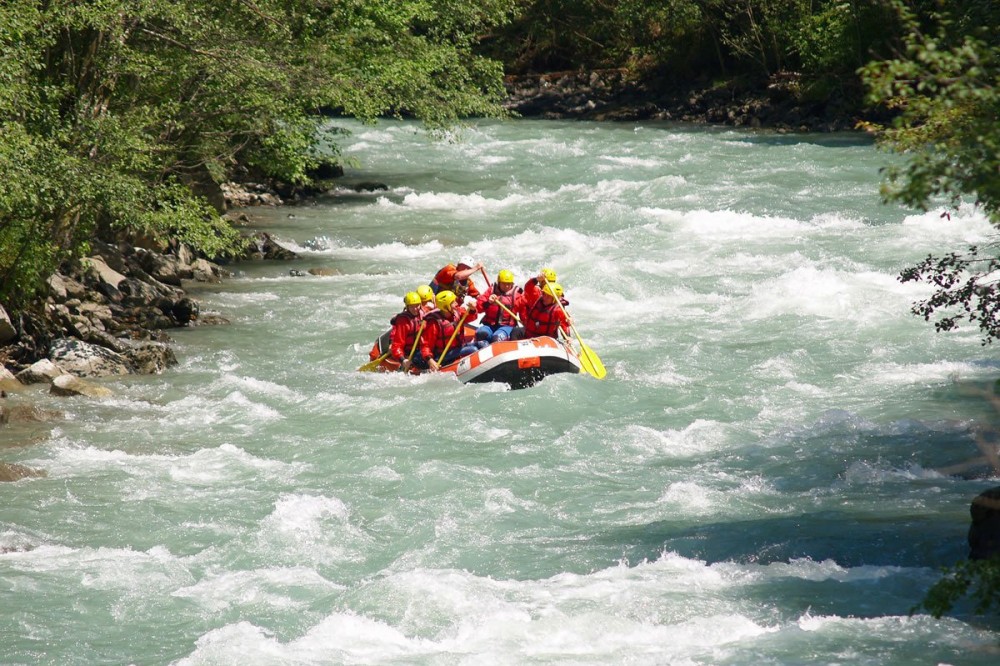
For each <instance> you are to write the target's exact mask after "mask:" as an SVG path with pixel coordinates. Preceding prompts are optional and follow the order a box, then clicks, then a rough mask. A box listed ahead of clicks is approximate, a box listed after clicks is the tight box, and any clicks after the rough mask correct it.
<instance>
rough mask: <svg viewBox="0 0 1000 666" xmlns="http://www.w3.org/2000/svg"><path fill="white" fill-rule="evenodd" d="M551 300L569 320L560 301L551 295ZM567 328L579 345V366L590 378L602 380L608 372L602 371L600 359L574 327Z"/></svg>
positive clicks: (602, 366)
mask: <svg viewBox="0 0 1000 666" xmlns="http://www.w3.org/2000/svg"><path fill="white" fill-rule="evenodd" d="M552 298H553V299H555V301H556V305H558V306H559V309H560V310H562V313H563V316H565V317H566V318H567V319H569V315H568V314H566V308H564V307H563V304H562V301H560V300H559V299H558V298H557V297H556V295H555V294H552ZM569 328H570V330H571V331H573V335H575V336H576V341H577V342H579V343H580V364H581V365H583V369H584V370H586V371H587V373H588V374H589V375H590V376H592V377H596V378H597V379H604V377H605V376H607V374H608V371H607V370H605V369H604V364H603V363H601V359H600V357H599V356H598V355H597V354H596V353H594V350H593V349H591V348H590V347H588V346H587V345H586V344H584V342H583V338H581V337H580V333H579V331H577V330H576V326H574V325H573V324H570V325H569Z"/></svg>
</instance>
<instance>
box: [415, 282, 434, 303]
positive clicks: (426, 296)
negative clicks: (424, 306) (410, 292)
mask: <svg viewBox="0 0 1000 666" xmlns="http://www.w3.org/2000/svg"><path fill="white" fill-rule="evenodd" d="M417 296H419V297H420V300H421V302H423V303H426V302H427V301H433V300H434V290H433V289H431V288H430V287H428V286H427V285H426V284H422V285H420V286H419V287H417Z"/></svg>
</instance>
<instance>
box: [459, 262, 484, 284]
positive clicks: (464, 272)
mask: <svg viewBox="0 0 1000 666" xmlns="http://www.w3.org/2000/svg"><path fill="white" fill-rule="evenodd" d="M481 270H483V265H482V264H476V265H475V266H473V267H472V268H462V269H460V270H456V271H455V280H468V279H469V276H470V275H474V274H475V273H478V272H479V271H481Z"/></svg>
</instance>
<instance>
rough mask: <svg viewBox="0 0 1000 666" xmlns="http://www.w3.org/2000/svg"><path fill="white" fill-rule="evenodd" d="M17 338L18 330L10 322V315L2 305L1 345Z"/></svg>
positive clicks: (0, 317) (0, 307)
mask: <svg viewBox="0 0 1000 666" xmlns="http://www.w3.org/2000/svg"><path fill="white" fill-rule="evenodd" d="M16 337H17V329H16V328H14V324H12V323H11V321H10V315H8V314H7V311H6V310H4V308H3V306H2V305H0V345H4V344H7V343H8V342H10V341H11V340H13V339H14V338H16Z"/></svg>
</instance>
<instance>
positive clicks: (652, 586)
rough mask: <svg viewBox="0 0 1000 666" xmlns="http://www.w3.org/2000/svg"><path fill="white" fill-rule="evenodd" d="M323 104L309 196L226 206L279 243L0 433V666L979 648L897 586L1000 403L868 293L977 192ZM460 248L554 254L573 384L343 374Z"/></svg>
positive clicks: (948, 227) (976, 365)
mask: <svg viewBox="0 0 1000 666" xmlns="http://www.w3.org/2000/svg"><path fill="white" fill-rule="evenodd" d="M339 125H341V126H346V127H348V128H349V129H350V130H351V132H352V133H351V134H350V135H349V136H345V137H338V138H337V140H338V141H340V142H341V145H342V147H343V151H344V156H345V157H346V158H350V160H351V166H349V167H348V169H347V174H346V175H345V177H344V178H343V179H342V180H343V187H342V188H340V189H338V190H336V191H334V192H331V193H330V194H329V195H328V196H324V197H320V198H318V199H317V200H316V201H314V202H310V203H309V204H306V205H302V206H294V207H292V206H286V207H278V208H261V209H251V210H249V211H248V213H249V214H250V215H251V216H252V218H253V219H254V220H255V223H256V224H257V225H259V227H260V228H261V229H265V230H267V231H269V232H271V233H272V234H273V235H274V236H275V237H276V238H277V239H278V240H280V241H281V242H283V243H284V244H286V245H287V246H288V247H290V248H291V249H293V250H295V251H296V252H298V253H300V255H301V259H299V260H296V261H293V262H289V263H274V262H264V263H246V264H241V265H238V266H235V267H233V268H234V269H235V271H236V274H235V275H234V277H233V278H231V279H229V280H226V281H225V282H224V283H222V284H221V285H195V286H193V287H192V292H191V293H192V295H193V296H194V297H195V298H197V299H198V300H199V301H200V302H201V303H202V310H203V311H214V312H217V313H219V314H221V315H222V316H224V317H226V318H228V319H230V320H231V321H232V324H231V325H230V326H219V327H208V326H201V327H193V328H190V329H185V330H178V331H173V332H172V336H173V338H174V339H175V341H176V345H175V350H176V352H177V356H178V358H179V361H180V363H179V365H178V366H177V367H175V368H172V369H170V370H168V371H167V372H165V373H163V374H161V375H158V376H145V377H136V376H132V377H125V378H119V379H114V380H102V383H103V384H104V385H106V386H108V387H109V388H111V389H112V390H113V391H114V392H115V397H114V398H111V399H107V400H103V401H98V400H92V399H86V398H73V399H56V398H50V397H48V396H47V395H46V394H45V393H43V392H42V390H41V389H33V391H34V392H35V393H37V395H36V396H35V398H34V399H35V400H36V402H37V403H38V404H40V405H41V406H43V407H47V408H52V409H57V410H59V411H61V412H62V413H63V415H64V418H63V419H61V420H59V421H58V422H57V423H56V425H55V427H54V428H53V429H52V430H51V432H46V433H45V434H44V435H43V436H42V438H41V441H39V442H37V443H35V444H33V445H31V446H21V447H17V448H8V449H5V450H4V451H3V453H4V460H5V461H6V462H12V463H20V464H23V465H27V466H29V467H34V468H38V469H43V470H45V471H46V472H47V474H48V476H47V477H46V478H42V479H24V480H22V481H19V482H17V483H7V484H0V552H2V551H9V552H4V553H3V554H0V663H4V664H60V665H65V664H88V665H89V664H128V663H134V664H177V665H185V666H186V665H201V664H220V665H221V664H237V663H238V664H275V665H277V664H357V663H363V664H399V663H405V664H609V663H629V664H680V665H714V664H722V665H726V664H733V665H736V664H879V665H886V664H899V665H910V664H915V663H921V664H937V663H947V664H991V665H992V664H995V663H996V661H997V659H998V652H997V649H996V647H995V646H996V645H997V643H998V638H1000V631H998V627H996V626H989V625H987V624H985V623H983V622H982V621H981V620H978V619H977V618H975V617H974V616H972V615H970V614H968V613H967V612H965V611H963V610H961V609H959V610H958V611H957V612H956V613H955V614H954V615H953V616H951V617H945V618H942V619H940V620H936V619H933V618H932V617H930V616H928V615H926V614H921V613H917V614H914V615H911V614H910V609H911V608H912V607H914V606H915V605H916V604H918V603H919V602H920V600H921V598H922V596H923V593H924V592H925V591H926V589H927V588H928V587H929V586H930V585H931V584H932V583H933V582H934V581H935V580H937V578H938V575H939V574H938V570H939V569H940V567H942V566H946V565H949V564H952V563H954V562H956V561H958V560H960V559H962V558H964V557H965V555H966V553H967V546H966V543H965V538H966V533H967V530H968V525H969V503H970V501H971V499H972V498H973V497H974V496H975V495H977V494H978V493H979V492H981V491H982V490H984V489H986V488H990V487H993V486H995V485H996V483H997V481H996V479H995V478H994V479H992V480H991V479H988V478H987V479H983V478H975V477H974V476H971V475H966V476H968V477H969V478H966V477H963V476H948V475H944V474H942V473H940V472H939V471H938V470H939V469H940V468H942V467H947V466H950V465H956V464H959V463H962V462H963V461H966V460H968V459H970V458H973V457H975V456H977V455H979V451H978V450H977V449H976V447H975V445H974V443H973V440H972V437H971V435H970V427H971V426H972V425H973V424H974V423H976V422H979V421H982V420H996V418H997V416H1000V415H997V414H995V413H990V411H989V408H988V407H987V406H986V405H985V403H983V402H982V401H981V400H978V399H976V398H973V397H969V396H966V395H964V393H963V391H961V390H959V385H957V384H956V378H958V379H959V380H960V381H962V382H972V383H975V382H980V383H982V384H983V385H985V384H986V383H987V382H992V380H993V379H995V378H996V376H997V375H998V374H1000V371H998V364H997V362H996V360H995V355H994V354H993V351H992V350H991V348H989V347H983V346H982V345H981V344H980V339H979V335H978V333H977V332H976V331H975V330H973V329H969V328H963V329H960V330H959V331H957V332H952V333H948V334H938V333H935V331H934V328H933V326H931V325H929V324H927V323H925V322H923V321H922V320H920V319H918V318H917V317H914V316H913V315H911V314H910V312H909V308H910V304H911V303H912V302H913V301H915V300H917V299H919V298H921V297H923V296H926V295H927V293H928V291H927V288H926V287H924V286H921V285H913V284H901V283H900V282H898V281H897V279H896V276H897V274H898V272H899V270H900V269H901V268H903V267H904V266H906V265H907V264H910V263H914V262H915V261H917V260H920V259H922V258H923V257H924V256H925V255H927V254H928V253H931V252H936V253H940V252H944V251H950V250H953V249H961V248H963V247H965V245H967V244H972V243H983V242H987V241H988V239H990V238H991V237H992V234H991V231H992V230H991V227H990V226H989V224H988V223H987V222H986V220H985V219H984V217H983V216H982V215H981V214H979V213H977V212H976V211H974V210H972V209H971V208H968V209H962V210H960V211H958V212H957V213H954V214H952V216H951V219H950V220H949V219H943V218H941V217H940V211H931V212H928V213H919V212H914V211H905V210H901V209H898V208H895V207H890V206H885V205H882V204H881V203H880V202H879V196H878V183H879V177H880V176H879V168H880V167H882V166H884V165H885V164H887V163H888V161H889V160H890V159H891V156H888V155H886V154H883V153H880V152H879V151H878V150H876V148H875V147H874V146H873V145H872V144H871V143H870V142H869V141H868V140H866V139H864V138H863V137H859V136H857V135H815V134H802V135H776V134H771V133H767V132H759V131H758V132H754V131H744V130H735V129H713V128H705V127H692V126H683V125H667V124H636V125H633V124H597V123H585V122H555V121H530V120H517V121H510V122H504V123H499V122H482V123H477V124H473V125H471V126H469V127H466V128H462V129H458V130H455V131H453V132H452V133H449V134H447V135H445V136H436V137H432V136H429V135H428V134H427V133H425V132H423V131H421V130H420V128H419V126H417V125H415V124H412V123H409V122H382V123H379V124H377V125H374V126H366V125H361V124H357V123H353V122H344V123H339ZM366 181H378V182H381V183H384V184H385V185H386V186H387V187H388V189H387V190H384V191H382V190H379V191H371V192H369V191H363V192H355V191H354V190H353V189H352V186H353V185H356V184H359V183H363V182H366ZM462 257H471V258H474V259H475V260H477V261H481V262H483V263H484V264H485V266H486V267H487V269H488V271H489V273H490V274H491V277H493V276H495V274H496V273H497V271H499V270H500V269H503V268H506V269H509V270H511V271H513V272H514V274H515V275H516V276H517V279H518V280H519V281H523V280H525V279H526V278H528V277H529V276H531V275H533V274H534V273H536V272H537V271H538V269H539V268H541V267H542V266H547V267H551V268H553V269H555V270H556V271H557V272H558V274H559V281H560V283H561V284H562V285H563V287H564V288H565V291H566V297H567V299H568V300H569V303H570V306H569V310H570V312H571V314H572V315H573V317H574V320H575V323H576V328H577V331H578V333H579V335H580V336H582V338H583V339H584V341H585V342H586V344H587V345H588V346H589V347H590V348H591V349H593V351H594V352H595V353H596V354H597V355H599V358H600V360H601V361H602V362H603V364H604V365H605V366H606V368H607V371H608V374H607V377H606V379H604V380H602V381H599V380H597V379H595V378H593V377H591V376H588V375H586V374H581V375H566V374H564V375H558V376H553V377H549V378H547V379H546V380H544V381H543V382H541V383H539V384H538V385H536V386H534V387H531V388H528V389H524V390H519V391H509V390H505V387H504V386H502V385H496V384H481V385H462V384H460V383H459V382H457V381H456V380H455V379H454V378H453V377H452V378H449V377H445V376H421V377H419V378H408V377H404V376H400V375H385V374H375V373H359V372H356V369H357V368H358V366H359V365H361V364H362V363H364V362H366V361H367V360H368V356H367V352H368V349H369V348H370V346H371V344H372V341H373V340H374V338H375V337H376V336H377V335H378V334H379V333H381V332H382V331H383V330H384V329H385V328H386V326H387V322H388V320H389V318H390V317H391V316H392V315H393V314H394V313H396V312H398V311H399V310H400V309H401V307H402V303H401V299H402V295H403V294H404V293H405V292H407V291H411V290H413V289H414V288H415V287H416V286H417V285H418V284H421V283H426V282H427V281H429V280H430V279H431V277H432V276H433V274H434V273H435V271H436V270H437V269H438V268H440V267H441V266H443V265H444V264H446V263H449V262H455V261H457V260H458V259H460V258H462ZM313 267H323V268H330V269H334V270H335V271H336V272H337V274H336V275H334V276H327V277H317V276H312V275H307V276H299V277H296V276H294V275H293V273H292V272H293V271H303V272H304V271H306V270H307V269H308V268H313ZM478 282H479V284H480V285H481V284H482V282H483V281H482V279H481V278H480V279H479V280H478ZM2 432H3V431H0V434H2ZM966 610H967V609H966Z"/></svg>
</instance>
